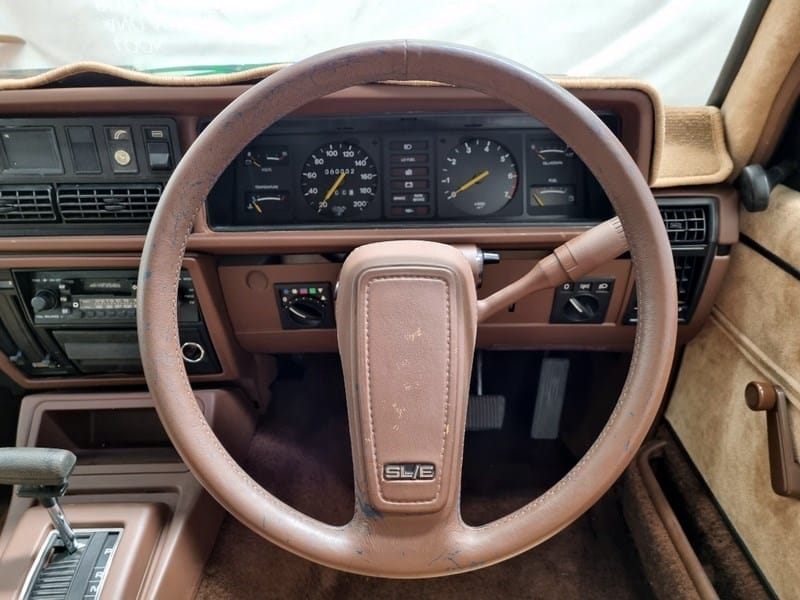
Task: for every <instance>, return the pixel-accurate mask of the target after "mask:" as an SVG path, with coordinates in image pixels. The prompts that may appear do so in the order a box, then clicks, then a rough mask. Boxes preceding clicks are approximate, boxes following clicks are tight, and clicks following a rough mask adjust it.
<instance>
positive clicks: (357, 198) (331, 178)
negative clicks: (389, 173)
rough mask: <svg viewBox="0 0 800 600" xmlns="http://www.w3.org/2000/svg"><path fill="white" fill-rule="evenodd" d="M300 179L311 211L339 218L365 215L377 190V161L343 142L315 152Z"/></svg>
mask: <svg viewBox="0 0 800 600" xmlns="http://www.w3.org/2000/svg"><path fill="white" fill-rule="evenodd" d="M300 177H301V188H302V192H303V197H304V198H305V199H306V202H308V204H309V205H310V206H311V208H313V209H314V210H316V211H317V213H319V214H321V215H327V216H332V217H336V218H343V217H351V216H356V215H359V214H360V213H362V212H363V211H364V210H366V208H367V207H368V206H369V205H370V203H371V202H372V200H373V199H374V198H375V194H376V193H377V189H378V169H377V168H376V166H375V162H374V161H373V160H372V159H371V158H370V157H369V155H368V154H367V153H366V152H365V151H364V150H363V149H362V148H360V147H359V146H357V145H355V144H351V143H350V142H344V141H342V142H330V143H328V144H324V145H322V146H320V147H319V148H317V149H316V150H314V152H312V153H311V156H309V157H308V159H307V160H306V162H305V164H304V165H303V170H302V172H301V174H300Z"/></svg>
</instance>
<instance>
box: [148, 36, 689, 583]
mask: <svg viewBox="0 0 800 600" xmlns="http://www.w3.org/2000/svg"><path fill="white" fill-rule="evenodd" d="M389 79H393V80H433V81H440V82H445V83H450V84H453V85H457V86H460V87H465V88H470V89H473V90H477V91H480V92H483V93H486V94H487V95H490V96H493V97H495V98H498V99H500V100H503V101H505V102H507V103H508V104H510V105H512V106H514V107H516V108H518V109H519V110H521V111H524V112H526V113H529V114H531V115H533V116H534V117H535V118H537V119H538V120H539V121H541V122H542V123H544V124H545V125H546V126H547V127H549V128H550V129H552V130H553V131H554V132H555V133H556V134H557V135H558V136H559V137H561V138H562V139H564V141H565V142H566V143H567V144H568V145H569V146H571V147H572V148H573V149H574V150H575V151H576V152H577V154H578V155H579V156H580V157H581V159H582V160H583V161H584V162H585V163H586V165H587V166H588V167H589V169H590V170H591V171H592V172H593V173H594V175H595V176H596V177H597V179H598V180H599V182H600V184H601V185H602V186H603V188H604V190H605V191H606V193H607V195H608V197H609V199H610V200H611V203H612V204H613V206H614V208H615V209H616V211H617V214H618V216H619V217H620V219H621V221H622V223H623V226H624V229H625V234H626V236H627V238H628V242H629V245H630V249H631V256H632V257H633V260H634V269H635V272H636V276H637V293H638V297H639V301H640V306H641V310H640V315H639V325H638V327H637V332H636V341H635V345H634V350H633V358H632V362H631V368H630V372H629V374H628V378H627V380H626V383H625V386H624V389H623V391H622V394H621V395H620V399H619V401H618V403H617V405H616V407H615V409H614V411H613V413H612V415H611V417H610V419H609V421H608V423H607V424H606V426H605V427H604V429H603V431H602V432H601V434H600V435H599V437H598V438H597V440H596V441H595V443H594V444H593V445H592V447H591V448H590V449H589V451H587V453H586V454H585V455H584V456H583V457H582V458H581V460H580V461H579V462H578V463H577V464H576V465H575V467H574V468H573V469H572V470H571V471H570V472H569V473H568V474H567V475H566V476H565V477H564V478H563V479H562V480H561V481H559V482H558V483H557V484H556V485H555V486H553V487H552V488H551V489H550V490H548V491H547V492H546V493H544V494H543V495H541V496H539V497H538V498H536V499H535V500H534V501H532V502H531V503H529V504H527V505H526V506H524V507H522V508H521V509H519V510H517V511H515V512H514V513H512V514H510V515H508V516H506V517H503V518H501V519H498V520H497V521H494V522H492V523H489V524H487V525H484V526H481V527H474V528H473V527H468V526H465V525H464V524H463V523H461V522H460V518H459V519H456V518H453V519H450V520H449V521H447V522H445V523H439V522H437V521H436V520H435V519H434V518H433V517H431V516H426V515H422V516H419V517H414V518H413V519H412V518H410V517H408V516H395V517H387V518H385V519H384V518H378V519H369V518H363V514H362V518H358V515H359V511H358V510H357V511H356V518H354V522H352V523H351V524H349V525H347V526H344V527H334V526H330V525H327V524H324V523H321V522H319V521H316V520H315V519H312V518H311V517H308V516H307V515H304V514H302V513H300V512H298V511H296V510H295V509H293V508H291V507H290V506H288V505H286V504H284V503H283V502H281V501H280V500H278V499H276V498H275V497H274V496H272V495H271V494H269V493H268V492H266V491H265V490H264V489H263V488H261V487H260V486H259V485H258V484H257V483H256V482H255V481H253V479H252V478H250V477H249V476H248V475H247V474H246V473H245V472H244V471H243V470H242V469H241V468H240V467H239V466H238V465H237V464H236V463H235V462H234V461H233V459H232V458H231V457H230V455H229V454H228V452H227V451H226V450H225V448H223V447H222V445H221V444H220V443H219V441H218V440H217V438H216V436H215V435H214V433H213V432H212V431H211V429H210V428H209V427H208V425H207V423H206V421H205V419H204V417H203V414H202V413H201V411H200V410H199V408H198V406H197V403H196V400H195V398H194V395H193V393H192V390H191V386H190V385H189V381H188V377H187V375H186V371H185V368H184V365H183V361H182V359H181V355H180V348H179V341H178V340H179V338H178V323H177V312H176V298H177V286H178V276H179V272H180V268H181V262H182V258H183V254H184V251H185V248H186V243H187V240H188V238H189V234H190V232H191V227H192V223H193V219H194V216H195V215H196V213H197V211H198V210H199V209H200V207H201V206H202V204H203V201H204V199H205V198H206V197H207V195H208V193H209V192H210V190H211V188H212V186H213V185H214V183H215V182H216V180H217V178H218V177H219V176H220V175H221V174H222V172H223V171H224V169H225V168H226V167H227V166H228V164H229V163H230V162H231V161H233V160H234V159H235V157H236V156H237V155H238V153H239V152H240V151H241V150H242V149H243V148H244V147H245V145H246V144H247V143H248V142H250V141H251V140H252V139H253V138H254V137H255V136H256V135H258V134H259V133H260V132H261V131H263V130H264V129H265V128H266V127H267V126H269V125H270V124H272V123H274V122H275V121H277V120H278V119H279V118H281V117H283V116H285V115H287V114H289V113H290V112H292V111H293V110H295V109H297V108H299V107H300V106H302V105H303V104H305V103H307V102H309V101H311V100H313V99H316V98H319V97H321V96H324V95H327V94H330V93H333V92H336V91H338V90H340V89H343V88H346V87H349V86H352V85H358V84H364V83H370V82H374V81H382V80H389ZM265 235H268V234H265ZM138 294H139V300H138V301H139V312H138V331H139V340H140V345H141V355H142V361H143V364H144V370H145V376H146V378H147V383H148V386H149V388H150V391H151V393H152V394H153V396H154V398H155V402H156V406H157V410H158V413H159V416H160V418H161V421H162V423H163V424H164V427H165V429H166V430H167V432H168V434H169V436H170V438H171V440H172V442H173V444H174V445H175V447H176V449H177V450H178V452H179V453H180V455H181V456H182V458H183V459H184V461H185V462H186V464H187V465H188V466H189V468H190V469H191V470H192V472H193V473H194V474H195V476H196V477H197V478H198V480H199V481H200V482H201V483H202V485H203V486H204V487H205V488H206V489H207V490H208V491H209V492H210V493H211V494H212V495H213V496H214V497H215V498H216V499H217V500H218V501H219V502H220V503H221V504H222V505H223V506H224V507H225V508H226V509H227V510H228V511H229V512H230V513H231V514H232V515H234V516H235V517H236V518H237V519H238V520H240V521H241V522H242V523H244V524H245V525H246V526H248V527H249V528H250V529H252V530H253V531H255V532H256V533H258V534H260V535H262V536H263V537H265V538H266V539H269V540H271V541H272V542H274V543H275V544H277V545H279V546H281V547H283V548H285V549H287V550H289V551H291V552H294V553H296V554H298V555H301V556H303V557H306V558H308V559H311V560H314V561H316V562H319V563H321V564H324V565H327V566H331V567H334V568H338V569H342V570H347V571H351V572H355V573H362V574H367V575H377V576H389V577H426V576H439V575H445V574H451V573H457V572H463V571H467V570H472V569H475V568H479V567H482V566H486V565H489V564H493V563H496V562H499V561H501V560H504V559H506V558H509V557H511V556H514V555H516V554H519V553H520V552H523V551H525V550H527V549H529V548H531V547H533V546H535V545H537V544H538V543H540V542H542V541H544V540H546V539H547V538H549V537H551V536H552V535H554V534H555V533H557V532H558V531H560V530H561V529H563V528H564V527H566V526H567V525H569V524H570V523H571V522H572V521H574V520H575V519H576V518H577V517H579V516H580V515H581V514H582V513H583V512H584V511H585V510H586V509H587V508H589V507H590V506H591V505H592V504H594V502H596V500H597V499H598V498H600V496H602V494H604V493H605V492H606V491H607V490H608V489H609V488H610V487H611V485H612V484H613V483H614V482H615V481H616V479H617V478H618V477H619V475H620V474H621V473H622V472H623V470H624V469H625V467H626V466H627V465H628V464H629V463H630V461H631V460H632V458H633V456H634V454H635V452H636V450H637V449H638V447H639V446H640V444H641V442H642V441H643V439H644V437H645V435H646V434H647V431H648V430H649V428H650V426H651V425H652V423H653V420H654V419H655V416H656V414H657V412H658V408H659V405H660V403H661V399H662V397H663V394H664V390H665V388H666V384H667V379H668V376H669V371H670V367H671V361H672V357H673V354H674V347H675V338H676V331H677V307H676V302H675V297H676V293H675V282H674V273H673V265H672V259H671V253H670V248H669V242H668V240H667V237H666V233H665V231H664V227H663V222H662V221H661V218H660V215H659V213H658V210H657V207H656V204H655V201H654V200H653V198H652V194H651V192H650V190H649V188H648V186H647V184H646V182H645V181H644V179H643V178H642V176H641V173H640V172H639V170H638V168H637V167H636V165H635V163H634V162H633V160H632V159H631V158H630V156H629V155H628V153H627V151H626V150H625V148H624V147H623V146H622V144H621V143H620V142H619V141H618V140H617V139H616V137H614V135H613V134H612V133H611V132H610V131H609V130H608V128H607V127H606V126H605V125H604V124H603V123H602V121H600V119H599V118H598V117H597V116H596V115H595V114H594V113H592V111H590V110H589V109H588V108H587V107H585V106H584V105H583V104H582V103H581V102H580V101H578V100H577V99H576V98H575V97H574V96H572V95H571V94H569V93H568V92H567V91H566V90H564V89H563V88H561V87H559V86H557V85H556V84H554V83H552V82H551V81H549V80H547V79H545V78H543V77H542V76H540V75H538V74H536V73H534V72H532V71H530V70H528V69H527V68H525V67H523V66H521V65H518V64H516V63H513V62H510V61H507V60H504V59H501V58H498V57H495V56H491V55H488V54H486V53H483V52H481V51H478V50H474V49H470V48H465V47H459V46H452V45H444V44H434V43H427V42H412V41H402V40H401V41H390V42H376V43H369V44H360V45H356V46H349V47H345V48H342V49H338V50H333V51H330V52H327V53H323V54H320V55H317V56H315V57H312V58H310V59H307V60H304V61H302V62H299V63H296V64H294V65H292V66H290V67H287V68H285V69H283V70H281V71H279V72H278V73H276V74H274V75H271V76H270V77H269V78H267V79H265V80H264V81H262V82H260V83H259V84H257V85H255V86H254V87H253V88H251V89H250V90H248V91H247V92H246V93H244V94H243V95H242V96H240V97H239V98H237V99H236V100H235V101H234V102H232V103H231V104H230V105H229V106H228V107H227V108H226V109H225V110H224V111H223V112H221V113H220V114H219V115H218V116H217V117H216V118H215V119H214V120H213V121H212V123H211V124H210V125H209V126H208V127H207V128H206V129H205V130H204V131H203V133H202V134H201V135H200V136H199V137H198V139H197V140H196V141H195V142H194V144H193V145H192V146H191V147H190V148H189V150H188V151H187V152H186V154H185V155H184V157H183V159H182V161H181V162H180V164H179V165H178V166H177V168H176V169H175V171H174V173H173V175H172V177H171V179H170V181H169V184H168V185H167V187H166V189H165V191H164V194H163V196H162V198H161V201H160V202H159V205H158V208H157V210H156V213H155V215H154V217H153V220H152V223H151V226H150V229H149V231H148V235H147V240H146V242H145V248H144V252H143V255H142V263H141V268H140V273H139V292H138ZM398 519H399V520H400V521H398ZM389 534H391V535H389Z"/></svg>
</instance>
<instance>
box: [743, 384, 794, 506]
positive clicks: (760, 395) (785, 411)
mask: <svg viewBox="0 0 800 600" xmlns="http://www.w3.org/2000/svg"><path fill="white" fill-rule="evenodd" d="M744 397H745V401H746V402H747V406H748V407H749V408H750V409H751V410H755V411H759V410H763V411H766V413H767V443H768V445H769V470H770V477H771V479H772V489H773V490H774V491H775V493H776V494H779V495H780V496H789V497H790V498H800V463H798V460H797V456H795V452H794V444H793V443H792V430H791V427H790V426H789V405H788V402H787V400H786V394H785V393H784V391H783V389H782V388H780V387H779V386H777V385H773V384H771V383H764V382H762V381H751V382H750V383H748V384H747V387H745V390H744Z"/></svg>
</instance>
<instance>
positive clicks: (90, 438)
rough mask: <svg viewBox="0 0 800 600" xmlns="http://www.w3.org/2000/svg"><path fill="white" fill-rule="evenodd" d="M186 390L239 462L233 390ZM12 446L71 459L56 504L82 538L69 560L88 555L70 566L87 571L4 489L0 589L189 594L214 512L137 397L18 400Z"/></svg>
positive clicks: (242, 415) (242, 427)
mask: <svg viewBox="0 0 800 600" xmlns="http://www.w3.org/2000/svg"><path fill="white" fill-rule="evenodd" d="M196 397H197V401H198V407H199V408H200V410H201V411H202V412H203V414H204V415H205V417H206V420H207V421H208V423H209V426H210V427H211V428H212V430H213V431H214V432H215V433H216V435H217V436H218V437H219V439H220V441H221V442H222V443H223V444H224V445H225V447H226V448H228V450H229V451H230V453H231V455H232V456H233V457H234V459H235V460H242V458H243V457H244V454H245V452H246V450H247V447H248V443H249V440H250V437H251V435H252V432H253V428H254V423H255V416H254V413H253V410H252V408H251V406H250V405H249V403H247V402H246V401H245V399H244V396H242V395H241V394H238V393H235V392H232V391H228V390H222V389H211V390H198V391H197V392H196ZM15 445H16V447H17V448H28V447H39V448H48V447H49V448H63V449H65V450H68V451H69V452H71V453H72V454H74V455H75V457H77V463H76V465H75V468H74V470H73V472H72V476H71V478H70V482H69V489H68V491H67V494H66V495H65V496H64V497H63V498H62V499H61V503H62V506H63V512H64V514H65V515H66V517H67V519H68V520H69V522H70V523H71V525H72V527H73V528H74V531H75V534H76V538H77V542H78V544H86V545H85V546H84V547H83V548H82V549H81V550H80V551H79V552H77V553H75V555H81V554H86V553H88V554H90V555H89V556H88V557H87V559H86V560H82V561H80V562H81V567H79V568H83V565H85V566H86V568H91V569H92V570H93V572H92V573H91V575H90V576H89V577H88V578H87V577H85V576H84V575H85V574H83V575H81V574H80V573H77V572H72V571H70V567H69V565H68V564H62V563H64V562H65V561H69V560H70V557H69V556H65V555H64V552H63V551H62V545H61V542H60V541H59V539H58V537H57V536H56V535H55V534H54V530H53V526H52V525H51V522H50V518H49V517H48V514H47V511H46V510H45V509H44V508H43V507H42V506H36V505H34V503H33V500H32V499H31V498H29V497H20V496H14V497H13V498H12V501H11V505H10V506H9V510H8V513H7V516H6V522H5V525H4V527H3V529H2V534H0V590H2V591H1V592H0V595H2V596H3V597H4V598H5V597H13V598H18V597H19V598H21V597H25V598H51V597H64V598H73V597H74V598H100V597H102V598H134V597H142V598H186V599H189V598H193V597H194V594H195V590H196V587H197V585H198V583H199V580H200V576H201V571H202V566H203V564H204V562H205V559H206V557H207V555H208V553H209V552H210V551H211V548H212V546H213V543H214V540H215V538H216V535H217V530H218V527H219V525H220V523H221V522H222V518H223V516H224V514H225V513H224V510H223V509H222V508H221V507H220V506H219V505H218V504H217V503H216V502H214V501H213V499H212V498H211V497H210V496H209V495H208V494H207V493H206V492H205V491H204V490H203V488H202V487H201V486H200V484H199V483H198V482H197V480H196V479H195V478H194V476H193V475H192V474H191V473H190V472H189V470H188V469H187V467H186V466H185V464H184V463H183V462H182V461H181V459H180V457H179V456H178V454H177V453H176V452H175V450H174V449H173V447H172V445H171V443H170V441H169V438H168V437H167V434H166V433H165V431H164V430H163V428H162V427H161V424H160V422H159V420H158V417H157V415H156V412H155V409H154V405H153V400H152V398H151V397H150V395H149V394H148V393H146V392H129V393H119V392H115V393H94V394H35V395H30V396H27V397H26V398H24V399H23V401H22V406H21V411H20V419H19V428H18V431H17V439H16V444H15ZM75 555H73V556H75ZM65 573H71V577H70V578H69V581H68V582H67V587H69V588H70V589H69V591H68V594H67V595H61V596H53V595H47V594H48V593H49V592H53V591H58V590H62V591H63V589H64V588H65V586H64V581H63V579H64V577H62V576H64V575H65ZM73 584H74V585H73ZM84 584H85V585H84ZM73 587H74V588H75V589H74V590H73V589H72V588H73ZM78 588H80V589H78ZM24 590H27V591H28V592H30V595H29V596H23V595H20V594H21V593H22V592H23V591H24Z"/></svg>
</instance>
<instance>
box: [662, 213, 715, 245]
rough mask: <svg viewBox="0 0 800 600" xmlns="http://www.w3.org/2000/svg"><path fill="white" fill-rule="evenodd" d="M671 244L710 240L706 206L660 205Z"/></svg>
mask: <svg viewBox="0 0 800 600" xmlns="http://www.w3.org/2000/svg"><path fill="white" fill-rule="evenodd" d="M659 210H660V211H661V218H662V219H664V225H665V226H666V228H667V235H668V236H669V241H670V243H671V244H702V243H704V242H706V241H708V214H707V212H706V207H704V206H691V207H677V206H676V207H664V206H661V207H659Z"/></svg>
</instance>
